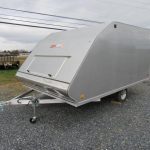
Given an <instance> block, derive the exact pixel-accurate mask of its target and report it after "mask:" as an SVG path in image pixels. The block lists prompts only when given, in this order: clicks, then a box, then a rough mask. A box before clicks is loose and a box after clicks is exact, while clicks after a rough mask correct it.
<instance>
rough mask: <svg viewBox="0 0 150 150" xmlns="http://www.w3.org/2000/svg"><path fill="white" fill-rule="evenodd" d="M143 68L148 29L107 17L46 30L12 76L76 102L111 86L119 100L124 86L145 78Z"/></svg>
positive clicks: (149, 62)
mask: <svg viewBox="0 0 150 150" xmlns="http://www.w3.org/2000/svg"><path fill="white" fill-rule="evenodd" d="M149 69H150V30H148V29H143V28H140V27H135V26H131V25H127V24H124V23H119V22H112V23H110V24H106V23H103V24H100V25H97V26H93V27H84V28H80V29H75V30H70V31H63V32H57V33H53V34H50V35H49V36H48V37H46V38H45V39H44V40H42V41H41V42H39V43H38V44H37V46H36V47H35V48H34V49H33V51H32V53H31V54H30V55H29V57H28V58H27V59H26V61H25V62H24V64H23V65H22V66H21V68H20V69H19V71H18V72H17V77H18V78H19V79H20V80H21V81H22V82H23V83H24V84H25V85H26V86H28V87H29V88H31V89H33V90H35V91H38V92H40V93H42V94H45V95H48V96H50V97H51V98H53V100H56V101H57V100H58V99H59V100H60V101H62V102H65V103H68V104H71V105H73V106H75V107H77V106H80V105H83V104H86V103H89V102H93V101H99V100H100V99H101V98H102V97H105V96H107V95H110V94H113V93H116V92H118V95H120V96H121V97H120V99H122V100H124V99H125V98H126V92H127V91H126V89H127V88H128V87H130V86H133V85H135V84H137V83H140V82H142V81H145V80H148V79H149ZM120 91H121V92H120ZM17 98H18V97H17ZM19 98H20V97H19ZM48 102H50V101H48Z"/></svg>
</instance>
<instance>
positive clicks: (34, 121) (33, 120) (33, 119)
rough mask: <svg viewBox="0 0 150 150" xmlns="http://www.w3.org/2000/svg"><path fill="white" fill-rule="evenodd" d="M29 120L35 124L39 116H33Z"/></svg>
mask: <svg viewBox="0 0 150 150" xmlns="http://www.w3.org/2000/svg"><path fill="white" fill-rule="evenodd" d="M29 121H30V123H32V124H34V123H36V121H37V118H36V117H32V118H30V120H29Z"/></svg>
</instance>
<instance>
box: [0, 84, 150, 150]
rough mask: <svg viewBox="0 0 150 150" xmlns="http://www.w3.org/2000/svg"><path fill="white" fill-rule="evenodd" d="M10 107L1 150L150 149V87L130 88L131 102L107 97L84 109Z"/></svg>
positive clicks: (0, 131) (0, 125)
mask: <svg viewBox="0 0 150 150" xmlns="http://www.w3.org/2000/svg"><path fill="white" fill-rule="evenodd" d="M37 111H38V116H39V117H40V119H39V121H38V122H37V123H36V124H34V125H33V124H30V123H29V121H28V119H29V118H30V115H31V114H32V109H31V107H29V106H28V107H27V106H11V107H10V106H9V107H8V106H7V107H6V108H5V110H4V112H1V113H0V150H103V149H105V150H106V149H107V150H121V149H123V150H125V149H126V150H137V149H144V150H149V149H150V83H148V82H147V83H142V84H140V85H138V86H136V87H133V88H130V89H129V98H128V100H127V102H125V103H122V104H119V103H115V102H111V100H110V98H107V99H105V100H103V101H102V102H99V103H91V104H87V105H85V106H82V107H80V108H74V107H72V106H69V105H67V104H57V105H43V106H40V107H38V110H37Z"/></svg>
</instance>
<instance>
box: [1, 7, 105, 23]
mask: <svg viewBox="0 0 150 150" xmlns="http://www.w3.org/2000/svg"><path fill="white" fill-rule="evenodd" d="M0 8H1V9H6V10H13V11H19V12H24V13H31V14H38V15H43V16H50V17H55V18H63V19H71V20H77V21H84V22H90V23H98V24H101V23H103V22H99V21H95V20H88V19H81V18H73V17H66V16H59V15H53V14H46V13H39V12H33V11H27V10H21V9H14V8H7V7H2V6H0Z"/></svg>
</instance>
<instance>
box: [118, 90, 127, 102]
mask: <svg viewBox="0 0 150 150" xmlns="http://www.w3.org/2000/svg"><path fill="white" fill-rule="evenodd" d="M126 99H127V89H124V90H121V91H119V92H118V93H117V100H119V101H122V102H124V101H126Z"/></svg>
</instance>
